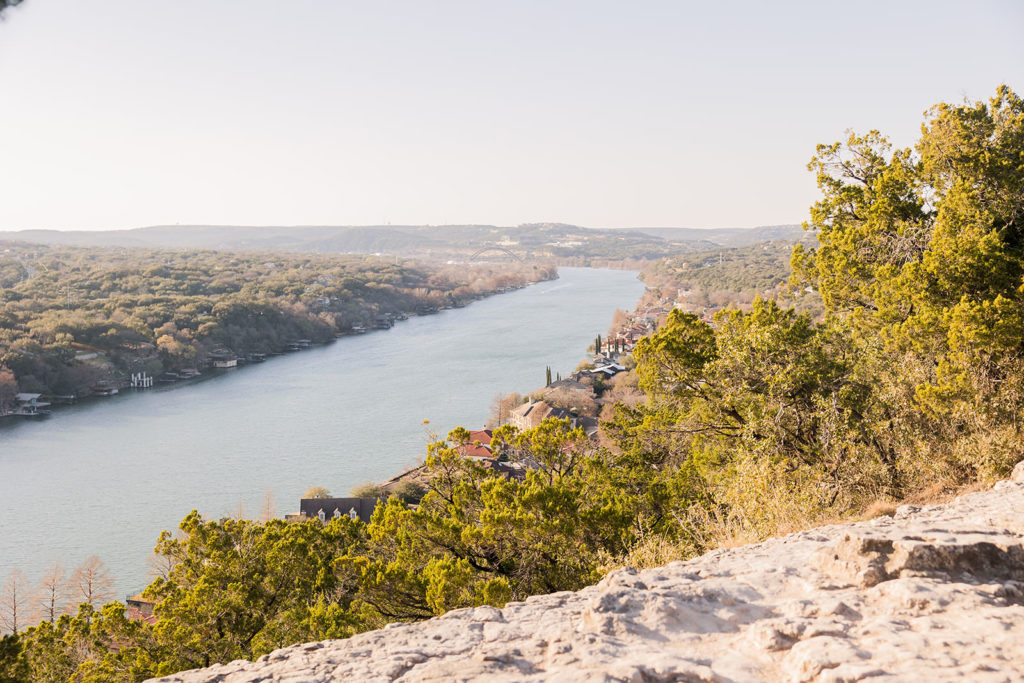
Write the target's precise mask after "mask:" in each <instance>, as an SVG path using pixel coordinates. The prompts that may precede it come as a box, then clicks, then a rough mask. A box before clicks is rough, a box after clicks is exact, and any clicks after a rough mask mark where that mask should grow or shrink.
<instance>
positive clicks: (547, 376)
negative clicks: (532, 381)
mask: <svg viewBox="0 0 1024 683" xmlns="http://www.w3.org/2000/svg"><path fill="white" fill-rule="evenodd" d="M544 375H545V379H544V386H546V387H549V386H551V366H550V365H549V366H547V367H546V368H545V372H544Z"/></svg>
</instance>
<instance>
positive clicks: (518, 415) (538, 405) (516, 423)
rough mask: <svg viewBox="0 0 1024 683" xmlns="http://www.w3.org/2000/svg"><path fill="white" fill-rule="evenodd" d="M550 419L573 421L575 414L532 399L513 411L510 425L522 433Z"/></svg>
mask: <svg viewBox="0 0 1024 683" xmlns="http://www.w3.org/2000/svg"><path fill="white" fill-rule="evenodd" d="M549 417H554V418H558V419H567V420H572V419H573V417H574V416H573V414H572V413H570V412H569V411H568V410H566V409H565V408H556V407H555V406H552V405H548V403H546V402H545V401H534V400H533V399H532V398H531V399H530V400H529V401H528V402H527V403H524V404H523V405H521V406H519V407H518V408H516V409H514V410H513V411H512V414H511V415H510V416H509V424H511V425H512V426H513V427H516V428H517V429H519V430H520V431H524V430H527V429H533V428H534V427H538V426H540V423H541V422H543V421H544V420H546V419H547V418H549Z"/></svg>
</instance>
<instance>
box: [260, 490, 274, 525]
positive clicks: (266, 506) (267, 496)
mask: <svg viewBox="0 0 1024 683" xmlns="http://www.w3.org/2000/svg"><path fill="white" fill-rule="evenodd" d="M275 517H277V504H276V503H275V502H274V492H273V491H271V490H270V487H269V486H268V487H267V489H266V491H264V492H263V505H262V506H261V507H260V521H261V522H269V521H270V520H272V519H274V518H275Z"/></svg>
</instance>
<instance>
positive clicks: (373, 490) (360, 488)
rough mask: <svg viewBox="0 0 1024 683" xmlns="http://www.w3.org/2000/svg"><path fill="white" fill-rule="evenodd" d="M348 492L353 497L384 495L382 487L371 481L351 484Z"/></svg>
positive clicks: (378, 496) (379, 496)
mask: <svg viewBox="0 0 1024 683" xmlns="http://www.w3.org/2000/svg"><path fill="white" fill-rule="evenodd" d="M349 493H350V494H352V496H354V497H355V498H381V497H383V496H384V489H382V488H381V487H380V485H379V484H374V483H373V482H372V481H364V482H363V483H362V484H356V485H355V486H353V487H352V490H351V491H349Z"/></svg>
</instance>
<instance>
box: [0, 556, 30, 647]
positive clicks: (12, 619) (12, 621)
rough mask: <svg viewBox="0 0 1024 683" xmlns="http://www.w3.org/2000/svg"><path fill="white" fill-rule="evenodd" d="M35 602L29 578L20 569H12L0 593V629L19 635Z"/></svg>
mask: <svg viewBox="0 0 1024 683" xmlns="http://www.w3.org/2000/svg"><path fill="white" fill-rule="evenodd" d="M34 602H35V594H34V593H33V591H32V585H31V584H30V583H29V581H28V577H26V576H25V574H24V573H23V572H22V571H21V570H20V569H12V570H11V571H10V572H9V573H8V574H7V579H6V580H5V581H4V585H3V589H2V592H0V627H2V629H3V630H4V631H10V632H11V633H17V632H18V629H20V628H23V627H24V626H25V623H26V618H27V617H28V611H29V610H30V609H31V608H32V607H33V603H34Z"/></svg>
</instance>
